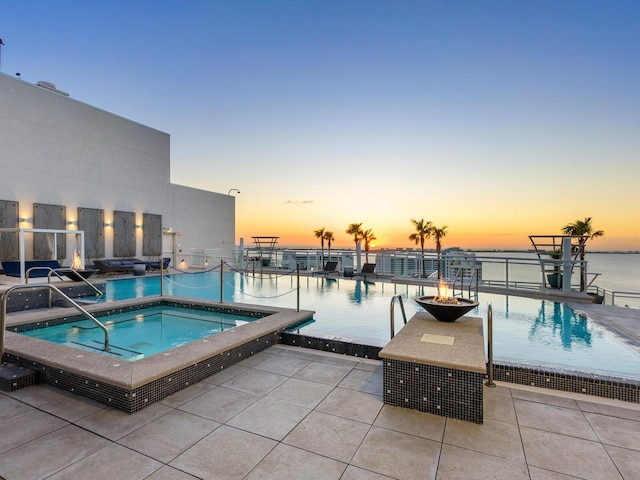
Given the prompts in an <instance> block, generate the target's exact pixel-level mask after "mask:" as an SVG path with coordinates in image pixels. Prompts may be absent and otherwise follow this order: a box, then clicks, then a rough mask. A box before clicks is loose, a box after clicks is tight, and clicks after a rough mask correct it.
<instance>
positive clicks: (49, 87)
mask: <svg viewBox="0 0 640 480" xmlns="http://www.w3.org/2000/svg"><path fill="white" fill-rule="evenodd" d="M36 85H38V86H39V87H41V88H46V89H47V90H50V91H52V92H55V93H58V94H60V95H64V96H65V97H68V96H69V94H68V93H67V92H63V91H62V90H58V87H56V85H55V84H54V83H51V82H45V81H43V80H39V81H38V83H36Z"/></svg>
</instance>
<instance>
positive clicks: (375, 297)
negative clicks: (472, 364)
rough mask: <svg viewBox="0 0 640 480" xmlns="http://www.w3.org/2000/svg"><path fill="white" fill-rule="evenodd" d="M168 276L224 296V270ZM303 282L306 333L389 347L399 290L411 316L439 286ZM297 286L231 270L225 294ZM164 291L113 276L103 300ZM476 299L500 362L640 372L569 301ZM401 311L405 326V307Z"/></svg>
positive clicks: (628, 349) (282, 294)
mask: <svg viewBox="0 0 640 480" xmlns="http://www.w3.org/2000/svg"><path fill="white" fill-rule="evenodd" d="M164 283H165V285H164V287H163V288H164V294H167V295H179V296H183V297H195V298H207V299H213V300H219V299H220V273H219V272H208V273H198V274H185V275H170V276H167V277H165V280H164ZM300 283H301V285H300V287H301V288H300V308H303V309H306V310H313V311H315V312H316V313H315V314H314V317H313V321H312V322H307V323H306V324H305V325H304V326H303V327H301V328H300V329H299V332H300V333H302V334H304V335H309V336H316V337H321V338H327V339H339V340H342V341H344V342H351V343H361V344H364V345H374V346H383V345H384V344H386V342H387V341H388V340H389V336H390V333H389V315H390V313H389V308H390V301H391V297H392V296H393V295H396V294H399V295H401V297H402V298H403V303H404V307H405V310H406V313H407V318H411V316H412V315H413V314H414V313H416V312H418V311H422V310H421V307H419V306H418V305H417V304H415V302H414V301H413V298H414V297H417V296H424V295H433V294H435V293H436V292H435V289H434V288H430V287H424V286H415V285H406V284H393V283H384V282H374V283H371V282H363V281H358V280H350V279H328V278H321V277H301V279H300ZM295 287H296V279H295V277H293V276H278V275H271V276H263V277H259V276H255V277H254V276H250V275H249V276H247V275H244V274H241V273H225V274H224V285H223V300H224V302H242V303H250V304H260V305H271V306H279V307H286V308H295V307H296V304H297V293H296V291H295ZM159 292H160V279H159V277H144V278H133V279H122V280H113V281H109V282H108V283H107V289H106V294H105V296H104V299H103V300H119V299H125V298H137V297H142V296H147V295H153V294H158V293H159ZM477 300H478V302H479V307H478V308H476V309H474V310H472V311H471V312H470V313H469V315H475V316H480V317H482V318H486V316H487V306H488V305H489V304H491V305H492V310H493V321H494V333H493V337H494V357H495V360H496V362H500V361H502V362H507V363H514V364H521V365H529V366H534V367H549V368H554V369H562V370H568V371H578V372H584V373H587V374H600V375H607V376H614V377H620V378H627V379H632V380H638V379H640V352H638V351H637V349H635V348H634V347H633V346H632V345H629V344H627V343H626V342H625V340H624V339H622V338H620V337H618V336H616V335H615V334H614V333H612V332H610V331H608V330H606V329H605V328H603V327H601V326H599V325H598V324H596V323H594V322H593V321H591V320H589V319H588V318H586V317H584V316H582V315H579V314H578V313H577V312H576V311H574V310H572V309H571V308H569V307H568V306H567V305H565V304H562V303H557V302H553V301H549V300H539V299H532V298H525V297H516V296H505V295H496V294H488V293H479V294H478V297H477ZM395 316H396V330H399V329H400V328H401V326H402V320H401V315H400V310H399V309H397V311H396V315H395ZM485 328H486V322H485Z"/></svg>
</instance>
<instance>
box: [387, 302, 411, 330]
mask: <svg viewBox="0 0 640 480" xmlns="http://www.w3.org/2000/svg"><path fill="white" fill-rule="evenodd" d="M396 300H398V301H399V303H400V310H401V311H402V318H403V319H404V324H405V325H406V324H407V314H406V313H405V312H404V303H403V301H402V295H400V294H399V293H398V294H396V295H394V296H393V297H391V306H390V315H389V323H390V328H391V338H393V337H395V335H396V319H395V308H394V306H395V303H396Z"/></svg>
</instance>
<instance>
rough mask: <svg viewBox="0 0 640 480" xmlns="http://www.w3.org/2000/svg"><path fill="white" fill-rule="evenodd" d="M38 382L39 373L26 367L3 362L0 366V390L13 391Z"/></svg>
mask: <svg viewBox="0 0 640 480" xmlns="http://www.w3.org/2000/svg"><path fill="white" fill-rule="evenodd" d="M38 383H40V374H39V372H36V371H35V370H31V369H29V368H26V367H21V366H19V365H14V364H13V363H5V364H3V365H2V366H0V390H2V391H3V392H13V391H15V390H20V389H21V388H24V387H30V386H31V385H37V384H38Z"/></svg>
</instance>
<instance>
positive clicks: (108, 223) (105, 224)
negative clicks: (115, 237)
mask: <svg viewBox="0 0 640 480" xmlns="http://www.w3.org/2000/svg"><path fill="white" fill-rule="evenodd" d="M104 226H105V227H113V223H110V222H105V223H104Z"/></svg>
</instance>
